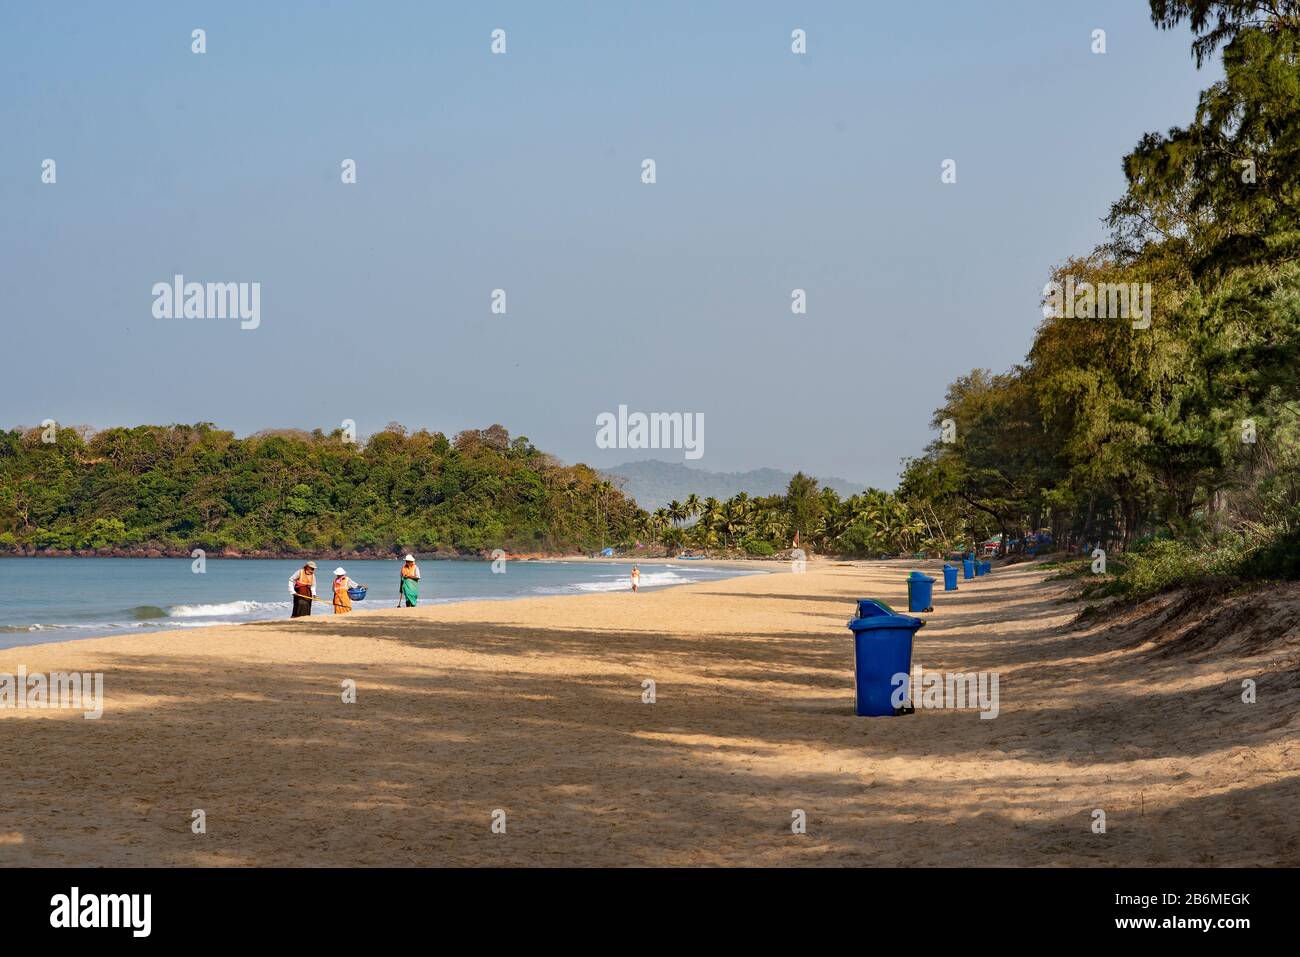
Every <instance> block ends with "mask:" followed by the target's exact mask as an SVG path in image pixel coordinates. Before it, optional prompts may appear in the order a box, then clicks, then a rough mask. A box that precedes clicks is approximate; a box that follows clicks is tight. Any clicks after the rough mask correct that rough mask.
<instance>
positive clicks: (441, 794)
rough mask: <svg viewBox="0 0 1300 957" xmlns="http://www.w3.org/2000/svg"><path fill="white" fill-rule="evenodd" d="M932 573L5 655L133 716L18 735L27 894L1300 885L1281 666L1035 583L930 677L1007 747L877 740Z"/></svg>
mask: <svg viewBox="0 0 1300 957" xmlns="http://www.w3.org/2000/svg"><path fill="white" fill-rule="evenodd" d="M774 567H778V568H781V566H774ZM912 567H913V565H910V564H905V563H901V562H876V563H862V564H839V563H827V562H815V563H812V564H811V565H810V566H809V570H808V572H807V573H806V574H791V573H789V572H786V571H784V570H782V571H780V572H778V573H774V574H771V575H763V576H753V577H745V578H739V579H732V580H728V581H723V582H710V583H701V584H694V585H686V586H681V587H677V588H671V589H666V590H661V591H649V592H642V593H641V594H639V595H636V596H633V595H631V594H629V593H617V594H604V595H591V596H580V597H554V598H537V599H526V600H519V601H511V602H474V603H466V604H460V605H442V606H425V607H421V608H417V609H389V610H385V611H382V612H372V613H367V614H355V615H350V616H347V617H346V618H341V619H337V620H336V619H333V618H332V617H329V616H318V617H313V618H311V619H304V620H298V621H294V622H290V621H277V622H267V623H259V624H252V625H242V626H238V627H218V628H201V629H190V630H184V631H173V632H165V633H158V634H153V635H147V636H146V635H137V636H129V637H113V638H104V639H95V640H89V641H77V642H64V643H60V644H49V645H37V646H30V647H25V648H14V649H8V650H3V651H0V672H16V671H17V669H18V667H19V666H20V665H25V666H26V668H27V670H28V671H29V672H51V671H73V670H75V671H83V672H97V671H98V672H103V673H104V676H105V677H104V681H105V687H106V695H105V711H104V715H103V717H102V718H101V719H99V720H84V719H83V718H82V716H81V714H80V713H79V712H69V711H0V740H2V741H3V749H0V755H3V757H2V758H0V781H3V784H2V785H0V865H15V864H36V865H148V864H163V865H410V866H426V865H606V866H618V865H939V864H942V865H986V864H993V865H1097V866H1115V865H1146V864H1152V865H1156V864H1160V865H1178V864H1210V865H1225V864H1240V865H1254V864H1291V865H1295V864H1297V863H1300V815H1298V814H1297V813H1296V812H1297V808H1300V752H1297V750H1296V746H1295V743H1296V738H1297V734H1296V731H1297V727H1298V725H1297V720H1298V719H1297V714H1298V713H1300V708H1298V707H1297V705H1298V704H1300V691H1297V689H1296V688H1295V687H1293V686H1290V685H1285V686H1284V685H1283V684H1281V683H1279V684H1278V686H1277V687H1276V688H1275V689H1274V693H1273V694H1272V700H1270V699H1269V694H1268V693H1266V692H1267V691H1268V689H1269V685H1268V682H1267V681H1266V680H1264V679H1263V678H1261V680H1260V684H1259V687H1260V698H1259V701H1258V702H1257V703H1256V704H1254V705H1246V704H1243V703H1242V702H1241V701H1240V693H1241V688H1240V686H1241V681H1242V678H1243V676H1250V675H1266V674H1267V673H1268V669H1269V668H1271V667H1275V666H1276V664H1277V658H1278V655H1279V652H1278V651H1277V649H1276V648H1272V649H1257V653H1256V657H1255V658H1251V657H1250V656H1249V654H1248V653H1247V652H1246V651H1236V652H1233V653H1231V654H1224V655H1221V656H1219V657H1217V658H1216V657H1215V656H1208V657H1207V656H1205V655H1201V656H1199V657H1195V658H1194V660H1185V659H1183V658H1180V657H1179V656H1168V655H1166V656H1157V655H1153V654H1152V653H1151V652H1150V648H1148V647H1147V646H1146V645H1144V644H1143V643H1142V642H1138V643H1136V644H1134V643H1133V642H1128V643H1125V642H1123V641H1117V640H1116V633H1115V629H1114V628H1113V627H1112V628H1109V629H1093V630H1088V629H1086V628H1077V627H1072V626H1071V624H1070V623H1071V620H1072V618H1073V616H1074V614H1075V612H1076V611H1077V610H1078V606H1077V605H1069V604H1063V603H1061V600H1060V599H1061V598H1062V596H1063V595H1064V591H1065V586H1063V585H1060V584H1056V583H1051V582H1046V581H1045V580H1044V579H1045V578H1046V576H1047V575H1048V572H1046V571H1044V570H1042V569H1040V568H1038V567H1036V566H1032V565H1020V566H1012V567H1009V568H1005V569H998V570H997V571H996V572H995V573H994V574H993V575H992V576H990V577H987V578H982V579H978V580H976V581H974V582H969V583H963V585H962V587H961V590H960V591H959V592H957V593H956V594H953V595H944V594H942V593H937V594H936V601H935V604H936V611H935V612H934V613H933V614H930V615H926V616H924V617H926V618H927V619H928V622H929V624H928V625H927V627H926V628H924V629H923V630H922V631H921V632H920V633H919V635H918V638H917V646H916V653H915V656H914V661H915V662H916V663H918V664H920V665H922V666H924V668H926V669H927V670H934V671H980V670H983V671H996V672H998V674H999V678H1000V683H999V688H1000V714H999V716H998V717H997V718H996V719H994V720H983V719H981V718H980V717H979V714H978V712H977V711H973V710H965V711H956V710H939V711H925V710H922V711H919V712H918V713H916V714H914V715H910V716H905V717H898V718H858V717H855V716H854V714H853V673H852V636H851V634H850V632H849V631H848V629H847V628H846V627H845V623H846V622H847V621H848V619H849V618H850V617H852V611H853V599H855V598H858V597H866V596H873V597H879V598H883V599H884V600H886V601H888V602H890V603H891V604H893V605H894V606H895V607H896V608H900V607H905V598H904V595H905V588H904V584H903V580H904V578H905V576H906V573H907V572H908V571H909V570H910V569H911V568H912ZM930 570H931V571H932V572H933V571H934V570H935V567H934V563H930ZM436 590H437V573H436V566H435V569H434V570H433V574H432V575H430V576H429V580H428V581H427V583H426V591H430V592H434V593H436ZM1291 667H1294V662H1292V665H1291ZM345 681H354V682H355V684H356V689H357V691H356V703H355V704H347V703H344V702H343V700H342V696H343V683H344V682H345ZM647 681H653V682H654V691H655V698H656V700H655V703H653V704H651V703H646V702H645V701H644V700H643V698H644V697H645V696H646V685H645V682H647ZM198 809H201V810H202V811H203V812H204V815H205V821H206V833H202V834H196V833H194V832H193V829H192V827H191V822H192V820H193V812H194V811H195V810H198ZM1098 809H1100V810H1103V811H1104V812H1105V814H1106V832H1105V833H1104V834H1100V833H1095V832H1094V828H1093V821H1094V811H1095V810H1098ZM497 811H503V812H504V822H505V832H504V833H493V829H492V824H493V819H494V817H493V816H494V812H497ZM796 811H802V812H803V813H804V816H805V817H806V822H807V833H805V834H797V833H794V832H793V831H792V828H791V824H792V821H793V820H795V812H796ZM497 820H501V817H500V815H498V816H497Z"/></svg>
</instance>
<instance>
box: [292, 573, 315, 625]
mask: <svg viewBox="0 0 1300 957" xmlns="http://www.w3.org/2000/svg"><path fill="white" fill-rule="evenodd" d="M289 594H291V595H293V612H292V613H290V615H289V617H290V618H301V617H303V616H304V615H310V614H311V603H312V599H314V598H315V597H316V563H315V562H308V563H307V564H306V565H303V566H302V568H300V569H298V570H297V571H296V572H294V573H293V577H292V578H290V579H289Z"/></svg>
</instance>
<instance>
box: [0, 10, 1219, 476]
mask: <svg viewBox="0 0 1300 957" xmlns="http://www.w3.org/2000/svg"><path fill="white" fill-rule="evenodd" d="M195 28H202V29H204V30H206V35H207V37H206V39H207V52H206V53H204V54H195V53H193V52H191V43H192V41H191V31H192V30H194V29H195ZM496 28H501V29H504V30H505V31H506V44H507V46H506V51H507V52H506V53H505V54H504V55H493V53H492V52H491V50H490V34H491V32H492V31H493V30H494V29H496ZM795 28H802V29H803V30H805V31H806V32H807V47H808V52H807V54H806V55H802V56H800V55H795V54H793V53H792V52H791V49H790V44H791V40H790V34H791V31H792V30H794V29H795ZM1097 28H1101V29H1104V30H1105V31H1106V34H1107V36H1106V43H1107V52H1106V53H1105V54H1104V55H1096V54H1093V53H1092V52H1091V50H1090V45H1091V43H1092V39H1091V33H1092V31H1093V30H1094V29H1097ZM1190 40H1191V37H1190V34H1189V33H1188V32H1187V31H1186V30H1177V31H1172V32H1161V31H1157V30H1156V29H1155V28H1154V27H1153V26H1152V25H1151V22H1150V17H1149V12H1148V8H1147V4H1146V2H1145V0H1088V2H1083V0H1073V2H1066V0H988V2H978V3H977V2H969V0H947V2H932V3H902V2H898V3H890V4H880V3H868V2H863V0H847V2H818V3H810V2H806V0H805V2H784V3H778V2H703V0H695V2H667V0H665V2H656V3H639V4H631V3H612V2H610V3H605V2H592V3H576V2H554V3H545V2H538V0H534V2H521V3H509V4H507V3H469V2H466V3H458V4H450V3H433V2H409V3H405V2H403V3H399V2H383V0H376V2H369V3H360V2H357V3H350V2H342V0H335V2H324V0H319V2H276V3H265V2H221V3H216V2H213V3H188V2H180V3H178V2H165V3H164V2H157V3H143V2H142V3H134V2H133V3H126V4H108V3H99V2H95V3H89V2H88V3H58V2H55V3H22V4H19V3H6V4H4V5H3V6H2V7H0V323H2V328H0V331H2V332H3V343H4V345H3V352H4V354H5V361H4V371H3V377H2V378H0V425H3V426H4V427H12V426H15V425H19V424H24V425H34V424H36V423H37V422H39V421H41V420H42V419H45V418H53V419H56V420H58V421H59V422H62V423H65V424H88V425H92V426H97V427H102V426H108V425H134V424H140V423H156V424H166V423H171V422H198V421H212V422H215V423H217V424H218V425H220V426H222V427H226V428H232V429H234V430H235V431H237V432H238V433H240V434H246V433H248V432H252V431H256V430H258V429H261V428H266V427H301V428H315V427H320V428H324V429H326V430H328V429H331V428H335V427H337V426H338V425H339V423H340V422H341V421H342V420H344V419H352V420H355V422H356V423H357V427H358V430H359V432H360V433H362V434H363V435H364V434H367V433H369V432H372V431H375V430H377V429H379V428H382V427H383V426H384V425H385V424H386V423H387V422H389V421H390V420H398V421H400V422H402V423H403V424H405V425H406V426H408V427H409V428H429V429H438V430H442V431H444V432H446V433H448V434H449V435H450V434H452V433H454V432H456V431H459V430H460V429H463V428H468V427H483V426H487V425H489V424H491V423H493V422H500V423H501V424H503V425H505V426H506V427H507V428H508V429H509V430H510V431H511V433H512V434H524V435H527V436H528V437H529V438H530V439H532V441H533V442H534V443H535V444H536V445H538V446H539V447H542V448H544V449H547V450H548V451H551V452H554V453H556V454H557V455H559V456H560V457H562V458H564V459H565V460H567V461H586V462H589V463H591V464H593V465H597V466H608V465H613V464H615V463H617V462H621V461H625V460H627V459H630V458H638V457H646V456H645V454H644V453H637V452H632V451H626V450H617V449H616V450H600V449H597V447H596V444H595V435H596V427H595V419H596V416H597V415H598V414H599V413H601V412H614V411H616V410H617V408H618V406H619V405H620V404H625V405H627V406H628V407H629V408H630V409H631V410H633V411H638V410H639V411H645V412H652V411H661V412H672V411H680V412H689V413H701V414H703V416H704V420H705V442H704V454H703V457H702V458H700V459H698V460H693V461H690V462H687V463H686V464H690V465H692V466H696V467H702V468H708V469H714V470H725V471H734V470H743V469H748V468H754V467H761V466H770V467H774V468H783V469H788V470H794V469H796V468H802V469H804V470H806V471H810V472H812V473H813V474H823V475H839V476H842V477H845V478H849V479H852V480H857V481H861V482H864V483H868V484H873V485H877V486H881V487H892V486H893V485H894V482H895V480H896V476H897V473H898V467H899V461H900V459H901V458H902V457H904V456H906V455H909V454H914V453H916V452H917V451H919V450H920V449H921V448H922V447H923V446H924V445H925V444H926V443H927V442H928V441H929V440H930V439H931V438H932V435H931V432H930V428H929V420H930V416H931V413H932V410H933V409H934V408H935V406H937V405H938V404H939V403H940V402H941V400H942V397H943V392H944V389H945V386H946V385H947V384H948V383H949V382H950V381H951V380H952V379H954V378H955V377H956V376H958V375H960V374H963V373H965V372H968V371H969V370H970V369H971V368H973V367H976V366H984V367H990V368H993V369H995V370H1002V369H1005V368H1006V367H1008V366H1010V365H1011V364H1013V363H1015V362H1016V361H1018V360H1019V359H1021V358H1022V357H1023V355H1024V353H1025V350H1026V349H1027V347H1028V346H1029V344H1030V342H1031V339H1032V335H1033V331H1034V328H1035V325H1036V323H1037V321H1038V320H1039V319H1040V318H1041V313H1040V312H1039V296H1040V293H1041V290H1042V287H1043V284H1044V283H1045V282H1046V281H1047V274H1048V271H1049V269H1050V268H1051V266H1052V265H1053V264H1054V263H1056V262H1059V261H1060V260H1062V259H1064V258H1065V257H1067V256H1069V255H1072V254H1077V253H1085V252H1087V251H1089V250H1090V249H1091V248H1092V247H1093V246H1094V245H1095V244H1096V243H1098V242H1099V241H1101V240H1102V239H1103V238H1104V229H1103V226H1102V223H1101V218H1102V217H1103V216H1104V215H1105V213H1106V211H1107V209H1108V207H1109V204H1110V202H1111V201H1112V200H1114V199H1115V198H1116V197H1117V196H1118V195H1119V194H1120V193H1121V191H1122V189H1123V176H1122V173H1121V169H1120V160H1121V157H1122V156H1123V154H1124V153H1125V152H1127V151H1128V150H1129V149H1131V148H1132V146H1133V145H1134V144H1135V143H1136V141H1137V139H1138V137H1139V136H1140V135H1141V134H1142V133H1143V132H1145V131H1148V130H1163V129H1167V128H1168V127H1170V126H1172V125H1179V124H1185V123H1186V122H1188V121H1189V120H1190V119H1191V117H1192V114H1193V111H1194V108H1195V104H1196V96H1197V93H1198V91H1199V90H1200V89H1202V88H1203V87H1205V86H1207V85H1208V84H1209V83H1211V82H1213V81H1214V80H1215V79H1216V78H1217V77H1218V68H1217V66H1216V67H1207V68H1205V69H1203V70H1201V71H1199V72H1198V71H1197V70H1196V69H1195V67H1194V64H1193V62H1192V60H1191V56H1190V53H1189V45H1190ZM647 158H650V159H653V160H654V161H655V163H656V166H657V169H656V173H657V182H655V183H654V184H653V185H647V184H644V183H643V182H642V177H641V172H642V161H643V160H644V159H647ZM949 158H951V159H955V160H956V161H957V182H956V183H955V184H944V183H942V182H941V179H940V174H941V164H942V163H943V161H944V160H945V159H949ZM45 159H54V160H55V162H56V164H57V167H56V173H57V182H56V183H54V184H52V185H51V184H45V183H42V182H41V164H42V162H43V161H44V160H45ZM345 159H353V160H355V161H356V164H357V182H356V184H355V185H345V184H344V183H342V182H341V176H340V173H341V163H342V162H343V161H344V160H345ZM177 273H180V274H183V275H184V276H185V277H186V279H187V280H193V281H200V282H259V283H261V316H260V318H261V324H260V326H259V327H258V328H257V329H254V330H241V329H240V328H239V325H238V323H237V322H236V321H222V320H205V321H199V320H188V321H186V320H165V319H164V320H160V319H155V318H154V317H153V315H152V312H151V310H152V307H153V304H154V298H153V294H152V291H151V290H152V287H153V285H154V284H155V283H157V282H169V281H170V280H171V277H172V276H173V275H174V274H177ZM498 288H500V289H504V290H505V292H506V310H507V311H506V314H505V315H494V314H492V312H491V311H490V305H491V295H492V290H493V289H498ZM795 288H802V289H805V290H806V291H807V297H808V299H807V301H808V312H807V314H806V315H794V314H792V312H791V291H792V290H793V289H795ZM656 457H661V458H667V459H671V460H674V461H679V462H685V461H686V460H685V458H684V456H683V454H682V453H680V452H676V453H656Z"/></svg>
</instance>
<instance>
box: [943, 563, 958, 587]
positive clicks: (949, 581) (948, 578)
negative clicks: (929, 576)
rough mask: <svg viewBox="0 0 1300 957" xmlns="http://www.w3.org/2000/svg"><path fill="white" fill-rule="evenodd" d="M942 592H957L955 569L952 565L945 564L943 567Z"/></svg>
mask: <svg viewBox="0 0 1300 957" xmlns="http://www.w3.org/2000/svg"><path fill="white" fill-rule="evenodd" d="M943 590H944V591H956V590H957V568H956V566H954V565H947V564H945V565H944V566H943Z"/></svg>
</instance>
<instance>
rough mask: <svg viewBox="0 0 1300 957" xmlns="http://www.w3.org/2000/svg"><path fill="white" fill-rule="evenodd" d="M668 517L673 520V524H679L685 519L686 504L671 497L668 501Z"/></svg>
mask: <svg viewBox="0 0 1300 957" xmlns="http://www.w3.org/2000/svg"><path fill="white" fill-rule="evenodd" d="M668 517H669V518H671V519H672V520H673V525H675V526H676V525H680V524H681V523H682V522H684V521H686V506H685V505H683V504H682V503H681V502H679V501H677V499H673V500H672V501H671V502H669V503H668Z"/></svg>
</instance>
